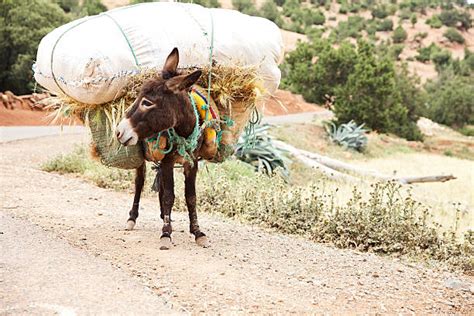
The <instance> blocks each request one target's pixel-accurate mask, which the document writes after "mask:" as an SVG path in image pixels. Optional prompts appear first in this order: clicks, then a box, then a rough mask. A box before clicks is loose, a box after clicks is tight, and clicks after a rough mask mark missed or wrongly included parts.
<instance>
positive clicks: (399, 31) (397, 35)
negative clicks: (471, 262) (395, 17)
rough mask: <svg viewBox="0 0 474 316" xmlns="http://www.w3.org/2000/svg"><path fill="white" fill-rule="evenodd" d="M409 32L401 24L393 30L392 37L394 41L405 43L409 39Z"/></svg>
mask: <svg viewBox="0 0 474 316" xmlns="http://www.w3.org/2000/svg"><path fill="white" fill-rule="evenodd" d="M407 36H408V35H407V32H406V31H405V30H404V29H403V27H402V26H401V25H399V26H398V27H397V28H396V29H395V31H393V35H392V39H393V42H394V43H403V42H404V41H405V40H406V39H407Z"/></svg>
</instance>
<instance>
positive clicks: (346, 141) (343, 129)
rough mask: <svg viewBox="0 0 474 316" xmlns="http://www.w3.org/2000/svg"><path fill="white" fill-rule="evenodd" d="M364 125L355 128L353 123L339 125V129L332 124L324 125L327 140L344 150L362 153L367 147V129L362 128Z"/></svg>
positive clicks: (355, 125)
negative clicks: (327, 136)
mask: <svg viewBox="0 0 474 316" xmlns="http://www.w3.org/2000/svg"><path fill="white" fill-rule="evenodd" d="M363 127H364V124H361V125H359V126H357V124H356V123H355V122H354V121H350V122H349V123H345V124H341V125H339V127H337V126H336V124H334V123H333V122H329V123H328V124H327V125H326V132H327V133H328V135H329V138H330V139H331V140H332V141H333V142H334V143H336V144H338V145H341V146H343V147H345V148H351V149H354V150H357V151H362V150H363V149H364V148H365V146H367V141H368V139H367V135H365V134H366V132H367V129H365V128H363Z"/></svg>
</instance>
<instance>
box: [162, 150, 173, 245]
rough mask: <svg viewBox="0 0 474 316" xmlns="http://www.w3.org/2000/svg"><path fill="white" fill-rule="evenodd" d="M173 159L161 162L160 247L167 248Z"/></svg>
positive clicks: (171, 200)
mask: <svg viewBox="0 0 474 316" xmlns="http://www.w3.org/2000/svg"><path fill="white" fill-rule="evenodd" d="M173 168H174V161H173V160H171V159H167V157H165V159H164V160H163V161H162V162H161V171H162V178H161V179H162V187H161V188H162V192H161V193H162V194H161V197H160V204H161V214H162V216H163V223H164V224H163V228H162V234H161V238H160V249H161V250H167V249H170V247H171V232H172V228H171V209H172V208H173V204H174V177H173V176H174V175H173Z"/></svg>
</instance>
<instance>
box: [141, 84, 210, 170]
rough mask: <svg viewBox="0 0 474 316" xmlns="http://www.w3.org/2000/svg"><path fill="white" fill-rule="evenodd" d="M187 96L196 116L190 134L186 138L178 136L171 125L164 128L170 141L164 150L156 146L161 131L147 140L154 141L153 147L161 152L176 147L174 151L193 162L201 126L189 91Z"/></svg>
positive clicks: (165, 152) (166, 151)
mask: <svg viewBox="0 0 474 316" xmlns="http://www.w3.org/2000/svg"><path fill="white" fill-rule="evenodd" d="M188 96H189V100H191V104H192V106H193V111H194V116H195V118H196V124H195V125H194V129H193V132H192V133H191V135H189V136H188V137H187V138H186V137H183V136H180V135H178V133H176V131H175V129H174V128H173V127H172V128H170V129H168V130H166V132H167V133H168V142H169V143H170V147H169V148H168V149H166V150H165V151H162V150H161V149H159V148H157V147H158V146H159V140H160V136H161V133H162V132H160V133H158V135H157V136H156V137H151V138H148V139H147V142H154V141H156V144H155V145H154V146H153V149H158V150H159V151H160V152H161V153H162V154H168V153H170V152H171V151H172V150H173V148H176V152H177V153H178V154H179V155H180V156H182V157H183V158H184V159H185V160H187V161H189V162H191V163H193V162H194V151H195V150H196V148H197V147H198V141H199V137H201V128H200V126H199V113H198V110H197V106H196V102H195V101H194V98H193V97H192V95H191V93H188Z"/></svg>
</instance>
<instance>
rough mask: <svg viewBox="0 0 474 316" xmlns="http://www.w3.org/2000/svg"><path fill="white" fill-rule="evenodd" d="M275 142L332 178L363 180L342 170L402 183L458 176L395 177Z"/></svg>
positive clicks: (447, 179)
mask: <svg viewBox="0 0 474 316" xmlns="http://www.w3.org/2000/svg"><path fill="white" fill-rule="evenodd" d="M274 144H275V145H276V146H277V147H278V148H280V149H283V150H285V151H288V152H289V153H290V154H292V155H293V156H294V157H295V158H297V159H299V160H300V161H301V162H302V163H303V164H305V165H307V166H309V167H311V168H317V169H319V170H320V171H321V172H322V173H324V174H325V175H327V176H328V177H330V178H332V179H343V180H349V181H362V179H361V178H356V177H353V176H350V175H348V174H346V173H343V172H341V171H349V172H352V173H355V174H358V175H361V176H368V177H372V178H375V179H378V180H382V181H396V182H399V183H401V184H412V183H426V182H446V181H449V180H454V179H456V177H454V176H453V175H434V176H421V177H414V176H411V177H394V176H390V175H386V174H383V173H380V172H378V171H376V170H370V169H364V168H361V167H357V166H354V165H351V164H348V163H346V162H343V161H339V160H336V159H333V158H329V157H326V156H323V155H320V154H317V153H313V152H309V151H306V150H302V149H298V148H296V147H294V146H291V145H289V144H287V143H285V142H282V141H278V140H274Z"/></svg>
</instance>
